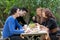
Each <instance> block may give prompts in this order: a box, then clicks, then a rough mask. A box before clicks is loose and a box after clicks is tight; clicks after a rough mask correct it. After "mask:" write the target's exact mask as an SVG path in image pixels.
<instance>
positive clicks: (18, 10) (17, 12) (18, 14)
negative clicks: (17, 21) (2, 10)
mask: <svg viewBox="0 0 60 40" xmlns="http://www.w3.org/2000/svg"><path fill="white" fill-rule="evenodd" d="M16 16H17V17H19V16H20V9H17V11H16Z"/></svg>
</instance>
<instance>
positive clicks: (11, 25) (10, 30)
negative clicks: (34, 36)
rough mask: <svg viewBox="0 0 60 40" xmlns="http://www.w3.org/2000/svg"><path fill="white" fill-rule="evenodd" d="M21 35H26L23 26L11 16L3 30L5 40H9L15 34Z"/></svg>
mask: <svg viewBox="0 0 60 40" xmlns="http://www.w3.org/2000/svg"><path fill="white" fill-rule="evenodd" d="M16 27H17V28H18V30H16V29H15V28H16ZM21 33H24V30H23V28H22V26H21V25H20V24H19V23H18V21H17V20H16V19H14V18H13V16H9V17H8V18H7V20H6V22H5V25H4V28H3V38H8V37H9V36H12V35H14V34H21Z"/></svg>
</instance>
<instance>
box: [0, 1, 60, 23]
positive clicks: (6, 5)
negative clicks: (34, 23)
mask: <svg viewBox="0 0 60 40" xmlns="http://www.w3.org/2000/svg"><path fill="white" fill-rule="evenodd" d="M59 4H60V0H0V19H1V20H2V22H3V23H4V22H5V19H6V18H7V16H8V15H9V10H10V9H11V8H12V7H13V6H18V7H26V8H28V9H29V13H30V15H31V16H33V15H35V14H36V8H37V7H44V8H49V9H51V11H52V12H53V13H54V14H55V13H56V9H57V7H58V6H59ZM56 17H57V18H59V16H58V15H56Z"/></svg>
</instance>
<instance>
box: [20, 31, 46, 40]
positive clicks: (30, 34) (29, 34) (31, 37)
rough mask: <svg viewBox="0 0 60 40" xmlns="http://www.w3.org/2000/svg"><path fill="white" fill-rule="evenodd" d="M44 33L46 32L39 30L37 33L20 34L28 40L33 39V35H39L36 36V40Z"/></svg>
mask: <svg viewBox="0 0 60 40" xmlns="http://www.w3.org/2000/svg"><path fill="white" fill-rule="evenodd" d="M46 34H47V32H43V31H40V32H37V33H22V34H21V35H23V36H25V37H27V39H28V40H34V36H40V37H37V38H36V40H37V39H39V40H42V39H41V35H46ZM29 36H30V37H29Z"/></svg>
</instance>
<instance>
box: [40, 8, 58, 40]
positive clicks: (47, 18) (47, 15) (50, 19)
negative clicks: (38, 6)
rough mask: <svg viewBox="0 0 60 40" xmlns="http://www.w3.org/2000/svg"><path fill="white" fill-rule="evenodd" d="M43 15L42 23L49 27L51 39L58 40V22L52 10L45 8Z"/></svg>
mask: <svg viewBox="0 0 60 40" xmlns="http://www.w3.org/2000/svg"><path fill="white" fill-rule="evenodd" d="M41 17H42V20H43V21H42V22H41V24H40V25H43V26H45V27H46V28H48V29H49V34H50V35H49V36H50V38H51V40H58V38H57V37H56V32H57V23H56V20H55V17H54V16H53V14H52V12H51V11H50V10H49V9H48V8H46V9H43V10H42V16H41ZM40 20H41V19H40ZM47 40H48V39H47Z"/></svg>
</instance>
